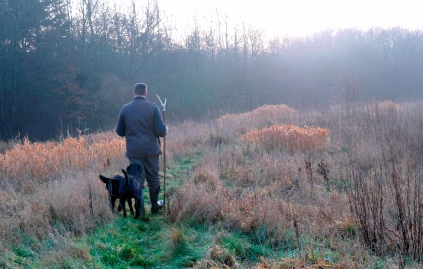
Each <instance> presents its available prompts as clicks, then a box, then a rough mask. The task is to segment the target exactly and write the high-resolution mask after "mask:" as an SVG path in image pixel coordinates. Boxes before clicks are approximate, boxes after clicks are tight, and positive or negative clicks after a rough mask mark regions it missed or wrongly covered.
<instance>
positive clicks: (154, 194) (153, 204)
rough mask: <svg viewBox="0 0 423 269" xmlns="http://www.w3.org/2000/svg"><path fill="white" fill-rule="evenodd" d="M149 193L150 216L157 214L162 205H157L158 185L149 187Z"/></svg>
mask: <svg viewBox="0 0 423 269" xmlns="http://www.w3.org/2000/svg"><path fill="white" fill-rule="evenodd" d="M149 192H150V202H151V214H157V213H158V212H159V210H160V209H162V208H163V204H159V192H160V185H159V186H154V187H150V188H149Z"/></svg>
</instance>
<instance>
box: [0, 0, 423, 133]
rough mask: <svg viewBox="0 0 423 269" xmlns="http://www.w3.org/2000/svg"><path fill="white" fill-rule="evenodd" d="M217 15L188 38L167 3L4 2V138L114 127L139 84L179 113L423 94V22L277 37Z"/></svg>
mask: <svg viewBox="0 0 423 269" xmlns="http://www.w3.org/2000/svg"><path fill="white" fill-rule="evenodd" d="M211 18H212V19H210V24H209V25H207V26H204V25H201V26H200V25H199V24H198V23H196V22H195V20H193V24H192V25H191V28H190V29H186V30H187V31H186V34H185V35H184V36H181V32H184V31H180V30H181V29H176V27H175V26H174V25H172V23H171V22H170V20H168V19H167V17H166V14H165V13H164V12H162V10H161V9H160V1H157V0H152V1H134V2H133V4H132V6H128V7H117V6H114V5H111V4H107V2H105V1H104V0H78V1H71V0H0V25H1V27H0V63H1V64H0V139H1V140H7V139H11V138H15V137H17V136H21V137H22V136H28V137H29V138H30V139H33V140H45V139H51V138H56V137H58V135H63V134H67V132H69V133H75V132H77V131H76V130H77V129H79V130H82V132H94V131H97V130H106V129H110V128H112V127H113V126H114V124H115V120H116V118H117V115H118V113H119V109H120V108H121V106H122V105H123V104H124V103H126V102H128V101H129V100H130V98H131V89H132V85H133V84H134V83H135V82H139V81H142V82H146V83H147V84H148V85H149V89H150V92H151V93H152V94H151V96H150V98H149V99H150V100H151V101H154V102H157V99H156V97H155V94H159V95H160V96H161V97H166V98H167V100H168V106H167V108H168V117H169V118H170V120H173V121H181V120H184V119H186V118H191V119H192V118H197V117H201V116H204V115H213V113H216V111H221V112H231V113H239V112H243V111H247V110H251V109H254V108H256V107H258V106H261V105H263V104H278V103H284V104H289V105H290V106H293V107H296V108H300V109H307V108H308V107H310V106H313V107H314V106H325V105H328V104H334V103H339V102H348V103H350V102H351V103H352V102H356V101H366V100H385V99H395V100H413V99H417V98H421V97H422V96H423V90H422V86H423V76H422V73H423V72H422V71H423V70H422V68H423V31H414V30H413V31H411V30H406V29H401V28H392V29H379V28H374V29H370V30H366V31H360V30H355V29H344V30H337V31H335V30H327V31H323V32H320V33H317V34H315V35H313V36H308V37H303V38H299V37H278V38H274V37H272V38H268V36H267V34H266V32H264V31H262V30H260V29H255V28H254V26H249V25H245V24H243V23H242V22H240V23H239V24H236V25H234V24H230V23H229V22H228V19H227V18H226V17H225V16H221V15H219V13H218V12H216V14H215V15H213V16H211Z"/></svg>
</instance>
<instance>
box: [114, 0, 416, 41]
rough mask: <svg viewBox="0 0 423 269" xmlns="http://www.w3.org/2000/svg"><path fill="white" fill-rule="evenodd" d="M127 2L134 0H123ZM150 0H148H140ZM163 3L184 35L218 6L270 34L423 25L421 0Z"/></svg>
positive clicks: (178, 0)
mask: <svg viewBox="0 0 423 269" xmlns="http://www.w3.org/2000/svg"><path fill="white" fill-rule="evenodd" d="M120 1H122V2H123V1H128V2H130V1H131V0H120ZM120 1H119V2H120ZM135 1H136V2H137V3H142V4H143V3H146V2H147V0H142V1H141V0H135ZM158 2H159V7H160V9H161V10H162V11H164V13H165V14H166V15H167V17H168V18H169V19H170V20H171V21H172V22H173V23H174V24H175V25H176V27H177V30H178V31H180V32H181V34H183V33H184V32H190V30H191V29H192V25H193V21H194V18H195V19H196V20H197V22H198V23H199V24H200V25H202V24H203V23H205V25H210V20H211V17H212V16H214V18H216V16H215V15H216V11H219V13H220V14H222V16H223V17H224V16H225V15H227V16H228V18H229V21H230V22H231V24H230V25H229V27H233V26H234V25H235V22H236V23H237V24H238V25H241V24H242V23H245V24H246V25H247V26H252V27H254V28H258V29H264V30H265V31H266V32H267V33H268V34H269V35H270V36H275V35H276V36H284V35H294V36H297V35H300V36H303V35H307V34H311V33H314V32H316V31H320V30H323V29H328V28H329V29H338V28H357V29H368V28H371V27H383V28H389V27H394V26H400V27H403V28H408V29H423V12H422V11H423V9H422V8H421V5H422V4H423V1H421V0H420V1H419V0H385V1H381V0H256V1H251V0H158Z"/></svg>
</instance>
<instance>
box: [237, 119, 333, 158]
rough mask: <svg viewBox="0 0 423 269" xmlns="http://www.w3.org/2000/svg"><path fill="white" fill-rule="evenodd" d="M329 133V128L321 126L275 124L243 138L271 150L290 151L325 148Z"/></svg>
mask: <svg viewBox="0 0 423 269" xmlns="http://www.w3.org/2000/svg"><path fill="white" fill-rule="evenodd" d="M329 134H330V131H329V130H328V129H324V128H319V127H304V128H300V127H297V126H294V125H274V126H271V127H266V128H263V129H261V130H255V131H251V132H248V133H247V134H245V135H243V136H241V139H245V140H247V141H249V142H251V143H253V144H256V145H260V146H263V147H264V148H265V149H266V150H270V151H271V150H275V149H287V150H288V151H290V152H293V151H295V150H301V151H311V150H322V149H324V147H325V145H326V141H327V138H328V136H329Z"/></svg>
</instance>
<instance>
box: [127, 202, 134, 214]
mask: <svg viewBox="0 0 423 269" xmlns="http://www.w3.org/2000/svg"><path fill="white" fill-rule="evenodd" d="M128 205H129V211H131V214H132V215H134V208H133V207H132V198H130V199H128Z"/></svg>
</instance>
